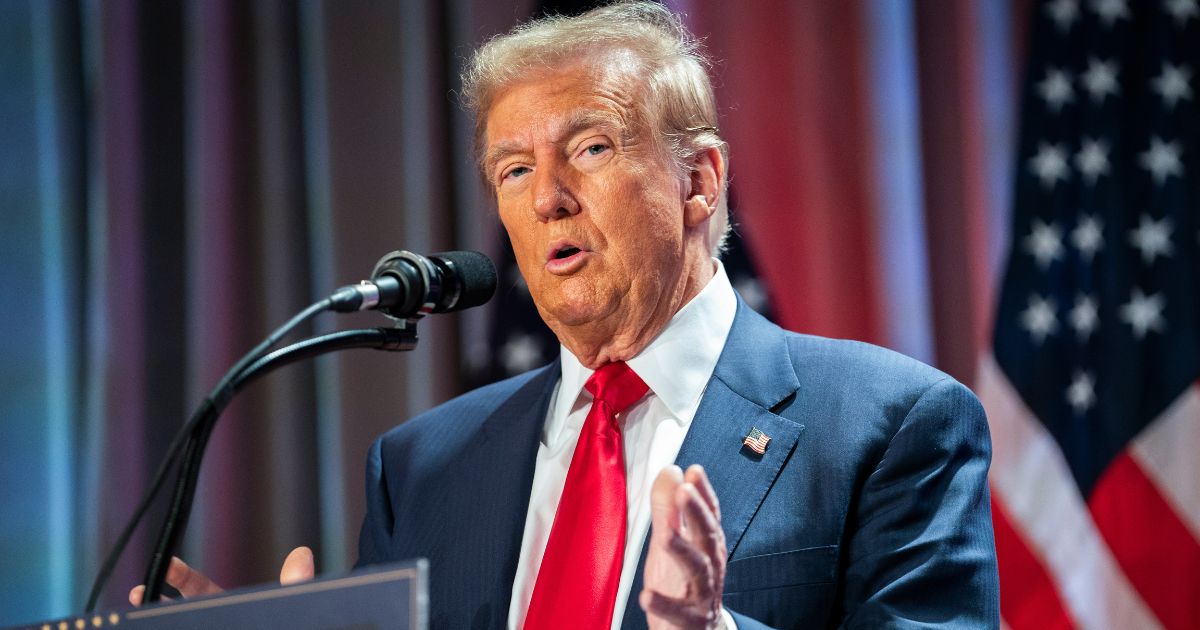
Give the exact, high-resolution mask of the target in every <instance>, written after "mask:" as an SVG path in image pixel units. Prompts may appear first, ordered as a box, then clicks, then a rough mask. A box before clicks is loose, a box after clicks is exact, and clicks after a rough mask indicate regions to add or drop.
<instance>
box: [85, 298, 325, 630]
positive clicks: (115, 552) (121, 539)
mask: <svg viewBox="0 0 1200 630" xmlns="http://www.w3.org/2000/svg"><path fill="white" fill-rule="evenodd" d="M331 304H332V300H331V298H325V299H323V300H320V301H319V302H314V303H313V304H311V305H309V306H308V308H305V309H304V310H303V311H301V312H300V313H299V314H297V315H296V316H295V317H293V318H291V319H290V320H288V321H287V323H285V324H284V325H283V326H280V327H279V328H277V329H275V331H274V332H272V333H271V334H270V335H268V336H267V337H266V338H265V339H263V340H262V341H261V342H260V343H259V344H258V345H257V346H255V347H254V349H253V350H251V351H250V352H248V353H246V354H245V355H244V356H243V357H242V358H241V359H240V360H239V361H238V362H237V363H236V364H234V366H233V367H232V368H230V370H229V371H228V372H226V373H225V375H224V376H223V377H222V378H221V380H220V381H219V382H218V383H217V385H216V387H214V388H213V390H212V391H211V392H210V393H209V394H208V396H206V397H205V398H204V400H202V401H201V402H200V405H199V407H197V408H196V411H195V412H194V413H193V414H192V416H191V418H189V419H188V421H187V423H186V424H184V426H183V427H182V428H180V430H179V431H178V432H177V433H176V434H175V437H174V439H172V440H171V444H170V445H169V446H168V447H167V453H166V455H165V456H164V457H163V460H162V462H161V463H159V465H158V468H157V469H156V470H155V472H154V476H153V478H152V480H151V482H150V486H149V487H148V488H147V489H146V492H145V493H143V494H142V498H141V500H140V501H139V502H138V505H137V508H136V509H134V511H133V516H131V517H130V519H129V522H128V523H127V524H126V525H125V528H124V529H123V530H121V534H120V535H119V536H118V537H117V540H116V542H115V543H114V544H113V547H112V549H111V550H110V551H109V553H108V556H106V557H105V559H104V563H103V564H102V565H101V566H100V570H99V571H98V572H97V573H96V579H95V581H93V582H92V590H91V592H90V593H89V594H88V599H87V605H86V607H85V608H84V612H87V613H90V612H92V611H93V610H95V609H96V603H97V601H99V599H100V593H101V592H102V591H103V590H104V585H105V583H107V582H108V579H109V578H110V577H111V576H112V572H113V569H115V568H116V566H117V560H118V559H120V557H121V554H122V553H124V552H125V548H126V547H127V546H128V545H129V540H130V539H131V538H132V537H133V532H134V530H136V529H137V526H138V523H140V522H141V520H142V518H143V517H144V516H145V515H146V512H147V510H149V509H150V505H151V503H153V502H154V499H155V497H157V496H158V493H159V492H160V491H161V490H162V486H163V483H164V482H165V481H166V479H167V474H168V473H169V472H170V471H171V469H172V468H173V467H174V464H175V463H176V462H177V461H178V459H177V457H178V455H179V451H180V449H181V448H183V446H184V444H185V442H186V443H189V444H190V443H191V441H192V437H193V434H194V432H195V430H196V427H198V426H200V425H201V424H202V423H203V422H204V419H205V418H206V417H208V416H209V415H212V414H214V413H215V414H219V413H220V410H221V409H223V408H224V407H225V405H227V404H229V399H230V397H231V396H232V395H233V389H232V384H233V383H234V382H235V379H237V377H238V376H239V375H240V374H241V373H242V371H244V370H245V369H246V368H247V367H248V366H250V365H251V364H252V363H254V362H255V361H257V360H258V359H259V358H261V357H262V356H263V355H264V354H265V353H266V352H267V351H269V350H270V349H271V348H272V347H274V346H275V345H276V344H278V343H279V341H280V339H282V338H283V337H284V336H286V335H287V334H288V333H290V332H291V331H292V330H294V329H295V328H296V327H297V326H299V325H301V324H303V323H304V322H306V321H308V320H310V319H312V318H313V317H315V316H316V315H318V314H319V313H322V312H324V311H326V310H329V308H330V305H331Z"/></svg>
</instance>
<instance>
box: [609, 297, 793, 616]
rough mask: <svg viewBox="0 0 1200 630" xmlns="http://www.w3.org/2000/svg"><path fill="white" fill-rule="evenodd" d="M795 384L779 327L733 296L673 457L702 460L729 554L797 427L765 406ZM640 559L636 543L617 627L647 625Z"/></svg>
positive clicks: (780, 399)
mask: <svg viewBox="0 0 1200 630" xmlns="http://www.w3.org/2000/svg"><path fill="white" fill-rule="evenodd" d="M799 387H800V381H799V379H798V378H797V376H796V372H795V369H794V368H793V367H792V361H791V357H790V353H789V350H788V346H787V338H786V335H785V333H784V332H783V330H782V329H780V328H779V327H777V326H775V325H774V324H772V323H770V322H768V321H767V320H766V319H764V318H763V317H762V316H761V315H759V314H758V313H755V312H754V311H752V310H750V308H749V307H747V306H746V305H745V304H744V303H743V302H742V301H741V300H740V299H739V300H738V311H737V315H736V317H735V318H734V322H733V328H732V329H731V330H730V332H729V339H728V340H727V341H726V342H725V349H724V350H723V351H722V353H721V358H720V360H718V361H717V368H716V370H715V371H714V372H713V377H712V379H711V380H710V381H709V383H708V388H707V389H706V390H705V392H704V398H703V400H701V402H700V407H699V409H697V410H696V417H695V418H693V420H692V424H691V427H690V428H689V429H688V433H687V436H686V437H685V438H684V440H683V445H682V446H681V447H680V449H679V455H678V456H677V457H676V458H675V463H676V464H678V465H679V466H680V467H682V468H684V469H686V468H687V467H688V466H690V465H692V464H700V465H702V466H704V470H705V472H706V473H707V474H708V478H709V481H711V482H712V485H713V489H714V490H716V493H717V497H719V499H720V501H721V526H722V528H723V529H724V530H725V542H726V544H727V545H728V546H729V553H730V554H731V555H732V553H733V551H734V549H736V548H737V546H738V543H739V542H740V541H741V538H742V534H744V533H745V531H746V526H747V525H749V523H750V519H751V518H753V516H754V514H755V512H757V511H758V506H759V505H760V504H761V503H762V501H763V499H764V498H765V497H766V495H767V492H768V491H769V490H770V489H771V486H772V484H774V483H775V479H776V477H777V476H778V475H779V471H780V469H781V468H782V467H783V464H784V462H785V461H786V460H787V458H788V456H789V455H790V454H791V452H792V450H793V449H794V448H795V446H796V441H797V439H798V438H799V436H800V433H801V431H802V430H803V429H804V426H803V425H801V424H798V423H796V422H794V421H792V420H789V419H787V418H783V417H781V416H778V415H776V414H774V413H772V412H771V409H773V408H775V406H776V405H778V404H779V403H781V402H783V401H785V400H786V399H787V398H788V397H789V396H792V395H793V394H795V392H796V390H797V389H799ZM754 427H757V428H758V429H759V430H761V431H762V432H763V433H765V434H766V435H768V436H770V438H771V441H770V444H769V445H768V446H767V451H766V453H765V454H763V455H761V456H759V455H757V454H755V453H753V452H752V451H750V450H749V449H747V448H743V447H742V439H743V438H745V437H746V434H747V433H749V432H750V429H751V428H754ZM648 540H649V536H647V541H648ZM645 563H646V544H645V542H643V544H642V556H641V561H640V562H639V563H638V568H637V574H636V575H635V576H634V581H633V587H632V588H631V590H630V593H629V603H628V605H627V606H626V608H625V616H624V619H623V621H622V624H623V625H622V627H623V628H645V627H646V616H645V615H644V614H643V613H642V609H641V606H639V605H638V594H639V593H641V591H642V575H643V573H644V570H645Z"/></svg>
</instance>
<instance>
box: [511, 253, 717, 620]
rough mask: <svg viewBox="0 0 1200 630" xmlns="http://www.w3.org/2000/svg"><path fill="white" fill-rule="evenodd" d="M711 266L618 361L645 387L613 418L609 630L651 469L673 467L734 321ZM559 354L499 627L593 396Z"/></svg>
mask: <svg viewBox="0 0 1200 630" xmlns="http://www.w3.org/2000/svg"><path fill="white" fill-rule="evenodd" d="M714 263H715V265H716V274H715V275H714V276H713V278H712V280H710V281H709V283H708V284H707V285H706V286H705V287H704V289H702V290H701V291H700V293H699V294H698V295H697V296H696V297H694V298H692V300H691V301H690V302H688V303H687V304H686V305H684V307H683V308H682V309H680V310H679V312H678V313H676V314H675V316H674V317H672V318H671V321H670V322H669V323H668V324H667V327H666V329H664V330H663V331H662V333H660V334H659V335H658V337H656V338H655V339H654V341H652V342H651V343H650V345H649V346H648V347H647V348H646V349H645V350H643V351H642V352H641V353H639V354H638V355H637V356H636V357H634V358H632V359H630V360H628V361H626V363H627V364H628V365H629V367H631V368H632V369H633V371H634V372H636V373H637V375H638V376H640V377H641V379H642V380H643V381H645V383H646V385H648V386H649V387H650V391H649V392H648V393H647V394H646V395H645V396H644V397H643V398H642V399H641V400H639V401H638V402H636V403H634V405H633V406H631V407H630V408H629V409H628V410H627V411H625V413H623V414H621V415H620V416H619V420H620V421H621V422H622V424H623V429H622V437H623V447H624V455H625V475H626V477H625V479H626V493H627V495H626V496H627V498H628V501H629V516H628V519H627V521H626V523H627V525H626V527H627V530H626V532H625V559H624V562H623V564H622V565H621V581H620V583H619V586H618V588H617V601H616V607H615V609H614V610H613V620H612V627H613V628H614V629H616V628H620V626H621V619H622V617H623V616H624V614H625V605H626V602H628V600H629V591H630V589H631V588H632V586H633V578H634V574H635V573H637V566H638V561H639V560H640V559H641V553H642V545H643V544H644V541H645V539H646V534H647V532H648V531H649V530H650V487H651V486H652V485H653V483H654V478H655V477H657V476H658V473H659V471H661V470H662V469H663V468H665V467H667V466H669V465H671V464H672V463H674V461H675V457H676V455H678V454H679V447H680V446H681V445H682V444H683V438H684V436H685V435H686V434H687V431H688V427H690V426H691V424H692V418H693V417H694V416H695V415H696V408H697V407H699V406H700V398H701V396H703V394H704V389H705V387H706V386H707V385H708V380H709V378H710V377H712V373H713V370H714V369H715V368H716V366H717V359H718V358H719V357H720V355H721V350H722V349H723V348H724V347H725V339H726V337H728V336H729V329H730V327H731V326H732V325H733V316H734V313H735V311H736V310H737V298H736V297H734V293H733V287H732V286H731V285H730V284H729V278H728V276H726V275H725V268H724V267H723V266H722V265H721V263H720V262H719V261H714ZM559 360H560V362H561V364H562V376H561V377H560V378H559V381H558V385H557V387H556V388H555V391H554V395H553V396H552V397H551V399H550V408H549V409H548V410H547V414H546V427H545V430H544V431H543V433H542V440H541V444H540V446H539V447H538V453H537V464H536V467H535V468H534V472H533V487H532V489H531V491H530V494H529V511H528V513H526V515H525V532H524V534H523V536H522V538H521V555H520V560H519V561H518V563H517V573H516V576H515V579H514V580H513V590H512V600H511V603H510V605H509V608H508V627H509V628H510V629H513V630H515V629H518V628H521V627H522V625H524V623H525V615H526V613H527V612H528V610H529V601H530V599H531V598H532V597H533V588H534V585H535V584H536V582H537V574H538V569H539V568H540V567H541V564H542V556H543V554H545V552H546V542H547V541H548V540H549V538H550V528H551V526H552V525H553V524H554V513H555V512H556V511H557V509H558V501H559V497H560V496H561V495H562V490H563V485H565V483H566V480H567V470H568V469H569V468H570V466H571V457H572V456H573V455H574V454H575V443H576V442H577V441H578V440H579V433H580V431H581V430H582V429H583V421H584V419H585V418H586V417H587V412H588V409H589V408H590V407H591V404H592V395H591V394H590V393H588V392H587V390H585V389H584V387H583V386H584V383H586V382H587V379H588V378H589V377H590V376H591V375H592V370H589V369H587V368H586V367H584V366H583V365H582V364H581V363H580V362H579V360H578V359H577V358H575V356H574V355H572V354H571V353H570V352H568V351H567V349H566V348H565V347H564V348H562V349H561V353H560V359H559ZM632 605H634V606H637V603H636V602H634V603H633V604H632ZM723 616H724V617H725V620H726V622H728V621H730V618H729V616H728V613H723ZM730 626H731V627H732V624H730Z"/></svg>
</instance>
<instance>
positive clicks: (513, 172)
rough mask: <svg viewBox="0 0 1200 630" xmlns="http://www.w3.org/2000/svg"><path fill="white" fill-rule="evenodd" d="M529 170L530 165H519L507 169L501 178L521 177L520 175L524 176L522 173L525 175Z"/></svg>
mask: <svg viewBox="0 0 1200 630" xmlns="http://www.w3.org/2000/svg"><path fill="white" fill-rule="evenodd" d="M528 172H529V167H528V166H517V167H513V168H511V169H509V170H507V171H505V173H504V175H503V176H502V177H501V179H512V178H514V177H520V176H522V175H524V174H525V173H528Z"/></svg>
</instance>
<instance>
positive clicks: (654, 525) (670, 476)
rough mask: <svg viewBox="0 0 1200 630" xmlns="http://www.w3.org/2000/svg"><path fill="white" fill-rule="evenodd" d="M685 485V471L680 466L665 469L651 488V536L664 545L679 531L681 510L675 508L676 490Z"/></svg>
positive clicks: (655, 479)
mask: <svg viewBox="0 0 1200 630" xmlns="http://www.w3.org/2000/svg"><path fill="white" fill-rule="evenodd" d="M680 483H683V471H681V470H680V469H679V467H678V466H667V467H666V468H663V469H662V471H661V472H659V473H658V476H657V477H655V478H654V485H653V486H651V487H650V536H651V538H652V539H655V540H657V541H658V542H660V543H662V542H664V541H665V540H666V539H667V538H666V537H667V536H668V535H669V534H670V533H671V532H673V531H678V530H679V526H680V524H679V510H677V509H676V508H675V499H674V497H675V489H676V488H677V487H679V484H680Z"/></svg>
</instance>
